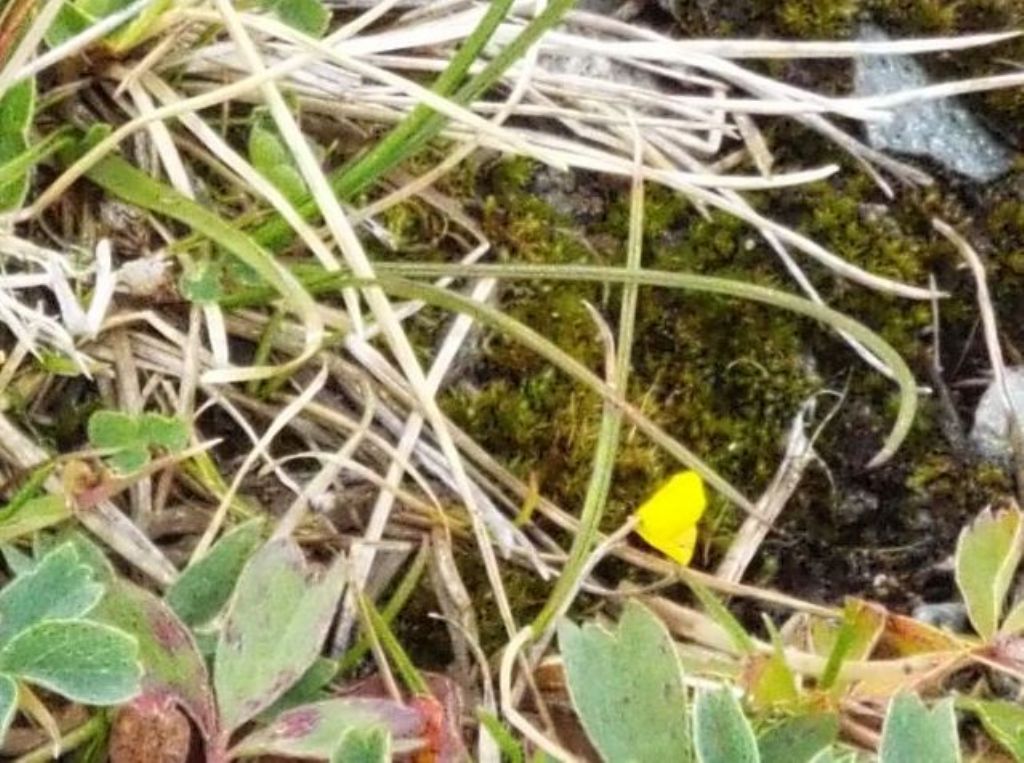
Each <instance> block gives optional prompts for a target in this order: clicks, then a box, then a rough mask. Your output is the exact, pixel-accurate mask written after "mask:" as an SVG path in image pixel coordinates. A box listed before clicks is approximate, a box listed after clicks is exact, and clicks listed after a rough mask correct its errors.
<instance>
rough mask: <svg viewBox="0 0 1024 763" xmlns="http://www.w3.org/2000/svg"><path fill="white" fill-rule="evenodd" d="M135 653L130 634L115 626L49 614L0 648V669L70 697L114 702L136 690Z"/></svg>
mask: <svg viewBox="0 0 1024 763" xmlns="http://www.w3.org/2000/svg"><path fill="white" fill-rule="evenodd" d="M138 657H139V655H138V645H137V644H136V642H135V639H134V638H132V637H131V636H129V635H128V634H126V633H124V632H123V631H120V630H118V629H117V628H114V627H112V626H109V625H104V624H102V623H93V622H89V621H87V620H48V621H46V622H41V623H38V624H37V625H34V626H33V627H31V628H29V629H27V630H24V631H22V632H21V633H20V634H18V636H17V637H15V638H14V639H13V640H12V641H11V642H10V643H9V644H7V645H6V646H5V647H4V648H3V649H0V672H3V673H9V674H11V675H13V676H16V677H17V678H19V679H21V680H23V681H28V682H29V683H33V684H38V685H39V686H42V687H43V688H45V689H49V690H50V691H53V692H56V693H57V694H60V695H62V696H64V697H67V698H68V699H70V700H72V701H73V702H83V703H86V704H91V705H114V704H118V703H120V702H126V701H127V700H129V699H131V698H132V697H134V696H135V695H136V694H138V693H139V689H140V679H141V677H142V669H141V667H140V665H139V659H138Z"/></svg>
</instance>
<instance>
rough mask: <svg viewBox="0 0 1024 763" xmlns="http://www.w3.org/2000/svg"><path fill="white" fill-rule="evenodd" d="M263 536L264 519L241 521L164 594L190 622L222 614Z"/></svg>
mask: <svg viewBox="0 0 1024 763" xmlns="http://www.w3.org/2000/svg"><path fill="white" fill-rule="evenodd" d="M262 537H263V522H262V520H259V519H254V520H252V521H250V522H246V523H245V524H242V525H239V526H238V527H236V528H235V529H234V530H232V531H231V532H229V533H227V534H226V535H224V537H223V538H221V539H220V540H219V541H217V543H216V545H214V547H213V548H211V549H210V550H209V552H208V553H207V554H206V555H205V556H203V557H202V558H201V559H199V560H198V561H197V562H195V563H194V564H192V565H190V566H189V567H188V569H186V570H185V571H184V572H182V573H181V575H180V576H179V577H178V579H177V580H176V581H175V582H174V585H173V586H171V588H170V590H168V591H167V595H166V596H165V597H164V598H165V599H166V601H167V604H168V605H169V606H170V607H171V609H173V610H174V611H175V612H176V613H177V614H178V617H180V618H181V619H182V621H183V622H184V623H185V624H186V625H188V626H190V627H192V628H196V627H199V626H202V625H205V624H206V623H208V622H210V621H211V620H212V619H213V618H215V617H216V616H217V615H218V614H220V611H221V610H222V609H223V608H224V605H225V604H227V602H228V599H229V598H231V592H232V591H233V590H235V583H236V581H237V580H238V576H239V575H240V574H241V572H242V568H243V567H244V566H245V563H246V562H247V561H249V558H250V557H251V556H252V555H253V554H254V553H255V552H256V549H257V548H258V547H259V545H260V541H261V539H262Z"/></svg>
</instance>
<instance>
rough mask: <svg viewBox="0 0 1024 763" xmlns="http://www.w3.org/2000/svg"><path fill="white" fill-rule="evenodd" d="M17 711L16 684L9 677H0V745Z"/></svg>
mask: <svg viewBox="0 0 1024 763" xmlns="http://www.w3.org/2000/svg"><path fill="white" fill-rule="evenodd" d="M17 710H18V684H17V682H16V681H15V680H14V679H13V678H11V677H10V676H6V675H0V744H2V743H3V741H4V738H5V737H6V736H7V729H9V728H10V727H11V721H13V720H14V714H15V713H16V712H17Z"/></svg>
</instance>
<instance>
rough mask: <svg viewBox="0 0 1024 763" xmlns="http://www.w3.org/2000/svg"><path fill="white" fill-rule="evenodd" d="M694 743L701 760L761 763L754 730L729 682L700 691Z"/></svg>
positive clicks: (724, 762) (695, 706)
mask: <svg viewBox="0 0 1024 763" xmlns="http://www.w3.org/2000/svg"><path fill="white" fill-rule="evenodd" d="M693 745H694V748H695V749H696V750H697V760H698V761H700V763H759V761H760V759H761V758H760V754H759V753H758V750H757V739H756V738H755V737H754V730H753V728H751V726H750V722H749V721H748V720H747V718H746V716H745V715H744V714H743V709H742V708H741V707H740V703H739V700H737V699H736V697H735V696H734V695H733V693H732V690H731V689H730V688H729V687H728V686H724V687H722V688H721V689H716V690H714V691H708V690H705V689H701V690H700V691H698V692H697V699H696V701H695V702H694V708H693Z"/></svg>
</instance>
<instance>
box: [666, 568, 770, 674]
mask: <svg viewBox="0 0 1024 763" xmlns="http://www.w3.org/2000/svg"><path fill="white" fill-rule="evenodd" d="M682 575H683V582H684V583H686V585H687V586H689V588H690V590H691V591H693V593H694V595H695V596H696V597H697V599H698V600H699V601H700V603H701V604H702V605H703V606H704V611H705V612H707V614H708V616H709V617H710V618H711V619H712V620H714V621H715V622H716V623H717V624H718V625H719V626H720V627H721V628H722V629H723V630H724V631H725V632H726V633H727V634H728V636H729V638H730V640H731V641H732V643H733V645H734V646H735V647H736V648H737V649H738V650H740V651H741V652H743V653H744V654H754V653H755V652H756V651H757V648H756V646H755V644H754V640H753V639H752V638H751V637H750V634H749V633H747V631H746V630H745V629H744V628H743V625H742V624H741V623H740V621H739V620H737V619H736V618H735V617H734V616H733V614H732V612H730V611H729V610H728V609H726V607H725V605H724V604H722V602H720V601H719V600H718V597H717V596H715V594H714V593H712V592H711V591H710V590H709V589H708V588H707V586H705V585H704V584H703V583H701V582H700V581H699V580H697V579H696V578H695V577H693V576H692V575H687V574H686V573H685V572H684V573H682Z"/></svg>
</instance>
